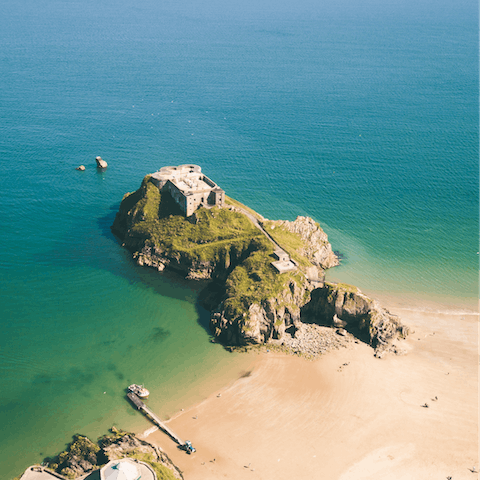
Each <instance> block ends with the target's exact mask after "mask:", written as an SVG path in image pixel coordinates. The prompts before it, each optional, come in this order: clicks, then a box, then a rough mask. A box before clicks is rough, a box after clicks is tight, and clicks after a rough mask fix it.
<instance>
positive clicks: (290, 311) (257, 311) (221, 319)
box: [210, 277, 311, 345]
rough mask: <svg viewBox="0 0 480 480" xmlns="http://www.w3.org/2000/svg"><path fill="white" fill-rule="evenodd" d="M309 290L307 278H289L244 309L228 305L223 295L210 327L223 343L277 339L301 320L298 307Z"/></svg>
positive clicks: (296, 325) (306, 297)
mask: <svg viewBox="0 0 480 480" xmlns="http://www.w3.org/2000/svg"><path fill="white" fill-rule="evenodd" d="M310 290H311V285H310V283H309V282H308V281H302V278H301V277H300V278H298V279H295V278H292V279H291V280H290V282H288V283H287V284H286V285H285V287H284V288H283V290H282V291H280V292H278V293H277V294H275V296H271V297H267V298H264V299H261V300H259V301H257V302H254V303H251V304H250V306H249V307H248V310H247V311H244V312H242V311H241V310H240V311H238V310H235V309H231V308H229V304H228V300H229V297H228V296H227V298H226V299H225V300H223V301H222V302H221V303H220V304H219V305H218V307H217V308H216V309H215V311H213V312H212V315H211V318H210V330H211V331H212V333H213V335H214V336H215V337H216V338H217V339H218V340H219V341H220V342H222V343H225V344H227V345H249V344H261V343H268V342H269V341H271V340H279V339H281V338H282V337H283V336H284V334H285V331H286V330H287V329H288V328H289V327H291V326H294V327H298V326H299V324H300V323H301V318H300V315H301V307H302V306H303V305H304V304H305V302H306V301H307V300H308V298H309V297H310ZM233 294H234V292H233Z"/></svg>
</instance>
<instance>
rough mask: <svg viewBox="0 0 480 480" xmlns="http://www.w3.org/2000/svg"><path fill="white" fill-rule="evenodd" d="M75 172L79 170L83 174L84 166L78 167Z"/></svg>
mask: <svg viewBox="0 0 480 480" xmlns="http://www.w3.org/2000/svg"><path fill="white" fill-rule="evenodd" d="M75 170H80V171H81V172H83V171H84V170H85V165H79V166H78V167H77V168H76V169H75Z"/></svg>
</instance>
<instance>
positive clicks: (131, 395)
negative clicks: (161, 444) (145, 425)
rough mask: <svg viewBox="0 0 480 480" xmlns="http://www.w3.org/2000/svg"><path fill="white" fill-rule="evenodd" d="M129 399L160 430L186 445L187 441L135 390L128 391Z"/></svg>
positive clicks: (179, 443)
mask: <svg viewBox="0 0 480 480" xmlns="http://www.w3.org/2000/svg"><path fill="white" fill-rule="evenodd" d="M127 397H128V399H129V400H130V401H131V402H132V403H133V405H134V406H135V407H137V410H141V411H142V412H143V413H144V414H145V415H146V416H147V417H148V418H150V420H151V421H152V422H153V423H154V424H155V425H157V427H158V428H160V430H162V431H163V432H165V433H166V434H167V435H168V436H169V437H170V438H171V439H172V440H173V441H174V442H176V443H178V445H180V446H181V447H183V446H185V442H184V441H183V440H182V439H181V438H180V437H179V436H178V435H177V434H175V433H174V432H173V431H172V430H170V429H169V428H168V427H167V426H166V425H165V424H164V423H163V422H162V421H161V420H160V419H159V418H158V417H157V416H156V415H155V414H154V413H153V412H152V411H151V410H150V409H149V408H148V407H147V406H146V405H145V404H144V403H143V402H142V401H141V400H140V398H139V397H138V395H136V394H135V393H133V392H128V393H127Z"/></svg>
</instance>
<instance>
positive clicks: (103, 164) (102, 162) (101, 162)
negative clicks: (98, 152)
mask: <svg viewBox="0 0 480 480" xmlns="http://www.w3.org/2000/svg"><path fill="white" fill-rule="evenodd" d="M95 161H96V162H97V168H107V167H108V163H107V162H106V161H105V160H103V159H102V157H96V158H95Z"/></svg>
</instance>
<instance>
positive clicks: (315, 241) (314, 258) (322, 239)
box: [272, 216, 339, 270]
mask: <svg viewBox="0 0 480 480" xmlns="http://www.w3.org/2000/svg"><path fill="white" fill-rule="evenodd" d="M272 224H273V225H276V226H278V227H280V228H283V229H285V230H286V231H288V232H291V233H294V234H296V235H298V236H299V237H300V238H301V240H302V243H303V245H302V246H301V247H300V248H299V250H298V253H299V254H300V255H303V256H304V257H306V258H308V260H309V261H310V262H311V263H312V264H313V265H315V266H317V267H320V268H321V269H323V270H326V269H327V268H331V267H335V266H336V265H338V264H339V261H338V257H337V256H336V255H335V253H333V251H332V245H331V244H330V242H329V241H328V236H327V234H326V233H325V232H324V231H323V230H322V229H321V228H320V225H319V224H318V223H316V222H315V221H314V220H313V219H312V218H309V217H300V216H299V217H297V218H296V220H295V221H294V222H289V221H286V220H279V221H276V222H272Z"/></svg>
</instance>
